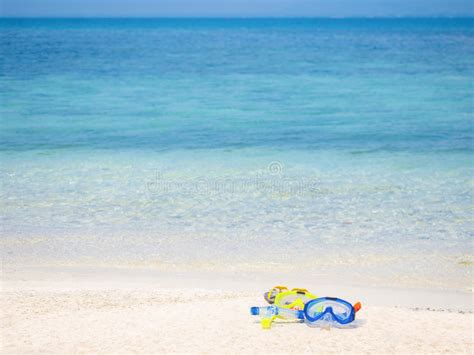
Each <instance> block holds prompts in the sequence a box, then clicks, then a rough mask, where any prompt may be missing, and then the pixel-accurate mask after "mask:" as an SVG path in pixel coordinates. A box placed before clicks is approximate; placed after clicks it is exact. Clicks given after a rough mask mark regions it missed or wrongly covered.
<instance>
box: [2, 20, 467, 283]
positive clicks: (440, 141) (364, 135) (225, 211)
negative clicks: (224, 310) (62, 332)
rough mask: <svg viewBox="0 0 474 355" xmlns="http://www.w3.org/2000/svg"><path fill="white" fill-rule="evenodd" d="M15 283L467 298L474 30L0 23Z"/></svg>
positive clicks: (6, 256)
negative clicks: (67, 279)
mask: <svg viewBox="0 0 474 355" xmlns="http://www.w3.org/2000/svg"><path fill="white" fill-rule="evenodd" d="M0 52H1V62H0V63H1V66H0V90H1V96H0V99H1V107H0V119H1V122H0V124H1V132H0V138H1V140H0V150H1V181H2V185H1V195H2V196H1V200H2V204H1V217H2V222H1V226H2V240H1V243H2V244H1V252H2V260H3V262H4V263H5V264H28V265H92V266H94V265H105V266H127V267H147V268H164V269H168V268H173V269H180V270H181V269H183V270H200V269H205V270H208V269H212V270H214V269H217V270H234V271H240V270H242V271H251V272H261V271H266V270H273V271H275V270H283V271H291V270H306V271H307V272H308V273H312V274H314V275H315V277H316V278H317V277H321V278H324V277H327V278H336V279H337V278H340V279H346V280H347V278H349V279H350V280H351V282H354V283H362V284H377V285H382V284H383V285H394V284H395V285H410V286H418V287H444V288H458V289H465V288H471V287H472V278H471V277H472V265H473V262H474V261H473V257H472V246H473V245H472V240H473V239H472V238H473V219H472V217H473V216H472V213H473V211H472V198H473V193H472V188H473V180H472V176H473V159H472V158H473V155H472V150H473V148H474V146H473V136H474V131H473V121H472V112H473V102H474V101H473V100H474V95H473V74H474V20H472V19H383V20H375V19H373V20H361V19H345V20H329V19H304V20H303V19H291V20H290V19H279V20H275V19H252V20H250V19H249V20H237V19H235V20H229V19H213V20H204V19H202V20H196V19H166V20H164V19H161V20H158V19H133V20H132V19H114V20H112V19H97V20H78V19H49V20H34V19H31V20H20V19H9V20H6V19H2V20H0Z"/></svg>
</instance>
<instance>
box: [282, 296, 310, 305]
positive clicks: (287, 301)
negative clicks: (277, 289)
mask: <svg viewBox="0 0 474 355" xmlns="http://www.w3.org/2000/svg"><path fill="white" fill-rule="evenodd" d="M311 299H312V298H310V297H308V296H307V295H306V294H303V293H290V294H288V295H286V296H284V297H281V298H280V299H279V300H278V305H277V306H280V307H283V306H289V305H291V304H293V303H294V302H296V301H297V300H301V302H303V304H306V303H308V302H309V301H310V300H311Z"/></svg>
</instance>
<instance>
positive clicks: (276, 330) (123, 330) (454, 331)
mask: <svg viewBox="0 0 474 355" xmlns="http://www.w3.org/2000/svg"><path fill="white" fill-rule="evenodd" d="M151 274H153V273H148V274H143V273H137V274H135V276H133V275H134V274H133V273H127V272H119V273H117V272H115V273H114V272H108V273H107V272H104V273H101V274H100V273H99V274H97V273H95V274H94V273H91V274H87V273H81V272H70V271H67V272H50V271H48V272H34V271H28V270H21V271H18V270H17V271H13V270H9V271H4V273H3V282H2V301H1V302H2V306H1V307H2V321H1V340H2V341H1V343H2V345H1V347H2V353H3V354H25V353H62V354H64V353H177V352H179V353H216V352H218V353H328V352H330V353H362V352H363V353H374V354H375V353H378V354H381V353H441V352H451V353H457V354H460V353H466V354H468V353H472V351H473V320H474V319H473V314H472V310H471V309H470V308H471V306H472V295H471V294H470V293H459V294H455V293H453V294H449V293H443V292H440V293H436V292H425V293H422V292H420V291H410V290H405V291H403V290H399V291H393V292H387V291H383V290H378V291H377V290H369V291H368V292H366V293H365V294H364V295H361V296H362V298H359V299H357V300H360V301H362V303H363V308H362V310H361V311H360V312H359V313H358V319H357V320H356V322H357V323H356V326H355V327H354V328H352V329H336V328H332V329H330V330H326V329H320V328H311V327H308V326H307V325H305V324H299V323H290V324H282V323H274V326H273V327H272V329H271V330H262V329H261V328H260V324H259V319H257V318H254V317H252V316H251V315H250V314H249V307H251V306H255V305H264V304H265V302H264V301H263V298H262V296H261V292H259V291H261V290H264V289H265V287H266V284H264V283H262V284H260V285H258V284H257V283H248V284H244V286H245V287H243V288H241V290H240V291H239V290H238V289H239V288H240V285H242V284H239V282H238V280H236V281H235V282H234V281H232V280H228V281H227V282H226V283H222V282H221V281H220V280H219V279H218V278H216V280H214V281H213V280H208V281H209V282H205V281H204V279H199V278H193V279H192V281H191V279H189V278H188V279H187V280H186V278H185V277H184V276H183V275H181V276H179V275H175V276H173V275H169V276H168V277H167V278H166V277H161V276H156V277H150V275H151ZM113 275H115V276H113ZM117 275H118V276H117ZM147 275H148V276H147ZM219 283H221V284H222V285H223V287H222V288H218V287H216V285H217V284H219ZM180 284H181V285H182V286H181V287H178V286H177V285H180ZM268 284H271V282H270V283H268ZM198 285H201V287H198ZM292 286H293V285H292ZM298 286H299V285H298ZM305 286H307V285H305ZM313 289H314V287H313ZM337 289H338V288H337V287H333V288H332V289H331V288H330V287H326V286H324V287H321V288H320V290H318V292H319V293H321V292H326V290H328V291H327V292H336V291H337ZM315 291H316V290H315ZM397 292H398V295H399V296H400V297H399V299H400V303H401V305H396V304H392V305H391V306H390V305H383V304H384V302H385V303H387V302H388V303H390V302H393V299H396V297H395V298H393V299H392V301H391V300H390V299H388V298H387V297H385V296H384V295H388V294H392V295H394V296H396V295H397ZM351 293H352V294H354V293H358V291H357V289H355V288H352V289H350V288H341V292H339V293H338V294H337V296H340V295H344V296H346V295H350V294H351ZM359 294H360V292H359ZM430 294H431V295H432V296H433V297H431V299H426V302H425V304H426V307H421V308H420V307H414V305H415V304H416V302H417V300H418V301H420V300H423V299H424V298H425V297H426V295H430ZM408 295H412V297H409V296H408ZM353 297H355V295H353ZM384 299H385V300H384ZM410 299H412V303H413V304H412V305H411V306H410V305H409V303H410ZM350 300H352V301H356V299H354V298H351V299H350ZM430 302H431V303H430ZM430 304H432V305H434V306H432V307H428V305H430ZM443 304H444V307H442V306H443ZM456 304H457V305H458V306H459V307H456ZM440 306H441V307H440ZM456 308H457V309H456Z"/></svg>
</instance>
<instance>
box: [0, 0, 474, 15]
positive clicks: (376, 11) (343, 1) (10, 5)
mask: <svg viewBox="0 0 474 355" xmlns="http://www.w3.org/2000/svg"><path fill="white" fill-rule="evenodd" d="M473 3H474V1H473V0H0V14H1V15H2V16H18V17H21V16H49V17H59V16H79V17H82V16H88V17H89V16H90V17H96V16H111V17H114V16H120V17H123V16H156V17H162V16H163V17H170V16H172V17H179V16H185V17H188V16H195V17H214V16H237V17H241V16H244V17H247V16H249V17H251V16H329V17H350V16H367V17H372V16H474V5H473Z"/></svg>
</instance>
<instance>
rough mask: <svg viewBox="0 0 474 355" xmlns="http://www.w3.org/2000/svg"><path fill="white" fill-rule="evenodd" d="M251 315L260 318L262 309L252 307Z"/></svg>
mask: <svg viewBox="0 0 474 355" xmlns="http://www.w3.org/2000/svg"><path fill="white" fill-rule="evenodd" d="M250 314H251V315H252V316H258V315H259V314H260V309H259V308H258V307H250Z"/></svg>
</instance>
